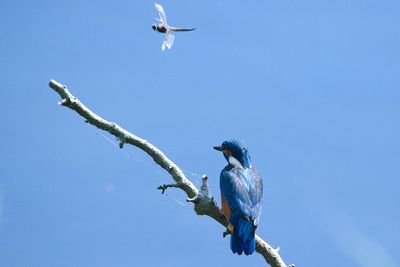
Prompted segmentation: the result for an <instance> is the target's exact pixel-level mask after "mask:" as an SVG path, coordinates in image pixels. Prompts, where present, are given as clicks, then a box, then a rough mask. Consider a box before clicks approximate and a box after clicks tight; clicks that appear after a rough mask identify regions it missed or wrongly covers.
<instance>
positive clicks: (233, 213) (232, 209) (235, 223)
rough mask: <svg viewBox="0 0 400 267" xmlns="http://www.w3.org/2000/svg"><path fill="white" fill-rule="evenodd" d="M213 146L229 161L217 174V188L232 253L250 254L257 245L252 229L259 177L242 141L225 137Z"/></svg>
mask: <svg viewBox="0 0 400 267" xmlns="http://www.w3.org/2000/svg"><path fill="white" fill-rule="evenodd" d="M214 148H215V149H217V150H219V151H223V152H224V157H225V158H226V159H227V161H228V165H227V166H226V167H225V168H224V169H223V170H222V172H221V175H220V188H221V196H222V202H223V203H222V206H223V209H222V210H223V212H224V215H225V217H226V219H227V221H228V224H229V225H228V229H229V228H231V229H230V230H231V232H232V233H231V249H232V252H233V253H238V254H239V255H241V254H242V253H243V252H244V253H245V254H246V255H250V254H252V253H253V252H254V251H255V248H256V243H255V231H256V229H257V226H258V222H259V216H260V212H261V198H262V192H263V183H262V179H261V177H260V176H259V175H258V174H257V172H256V171H255V169H254V168H253V167H252V166H251V162H250V156H249V153H248V151H247V148H246V146H245V145H244V143H243V142H241V141H237V140H228V141H225V142H223V143H222V146H217V147H214Z"/></svg>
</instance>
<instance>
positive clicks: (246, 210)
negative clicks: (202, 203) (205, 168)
mask: <svg viewBox="0 0 400 267" xmlns="http://www.w3.org/2000/svg"><path fill="white" fill-rule="evenodd" d="M220 187H221V194H222V195H223V196H224V198H225V200H226V202H227V203H228V206H229V208H230V209H231V212H235V213H237V214H238V215H240V216H244V217H245V216H247V217H249V218H250V219H251V220H252V221H254V224H255V225H257V224H258V220H259V215H260V212H261V198H262V192H263V184H262V180H261V177H260V176H258V174H257V172H256V171H255V170H254V169H251V168H250V169H247V168H246V169H243V168H233V169H231V170H229V171H227V170H223V171H222V172H221V179H220Z"/></svg>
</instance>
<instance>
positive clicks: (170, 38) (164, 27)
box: [151, 3, 195, 51]
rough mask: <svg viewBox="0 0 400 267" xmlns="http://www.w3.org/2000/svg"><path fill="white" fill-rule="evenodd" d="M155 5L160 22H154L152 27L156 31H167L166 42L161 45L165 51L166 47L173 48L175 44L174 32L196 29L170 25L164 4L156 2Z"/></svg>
mask: <svg viewBox="0 0 400 267" xmlns="http://www.w3.org/2000/svg"><path fill="white" fill-rule="evenodd" d="M154 6H155V8H156V10H157V12H158V15H159V16H160V18H157V20H158V22H159V23H157V24H153V25H152V26H151V28H152V29H153V30H154V31H157V32H161V33H165V38H164V42H163V43H162V45H161V50H162V51H164V50H165V48H168V49H171V47H172V45H173V44H174V41H175V36H174V35H173V34H172V33H173V32H188V31H193V30H195V28H178V27H172V26H169V25H168V24H167V16H166V15H165V11H164V8H163V7H162V5H160V4H157V3H156V4H154Z"/></svg>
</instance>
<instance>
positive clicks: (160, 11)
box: [154, 3, 167, 25]
mask: <svg viewBox="0 0 400 267" xmlns="http://www.w3.org/2000/svg"><path fill="white" fill-rule="evenodd" d="M154 6H155V7H156V9H157V12H158V15H160V22H161V23H162V24H165V25H167V16H166V15H165V11H164V8H163V7H162V5H160V4H157V3H156V4H154Z"/></svg>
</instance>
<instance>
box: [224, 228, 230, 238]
mask: <svg viewBox="0 0 400 267" xmlns="http://www.w3.org/2000/svg"><path fill="white" fill-rule="evenodd" d="M230 234H232V232H231V231H230V230H229V229H226V231H225V232H223V233H222V236H223V237H224V238H225V237H226V236H227V235H230Z"/></svg>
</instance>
